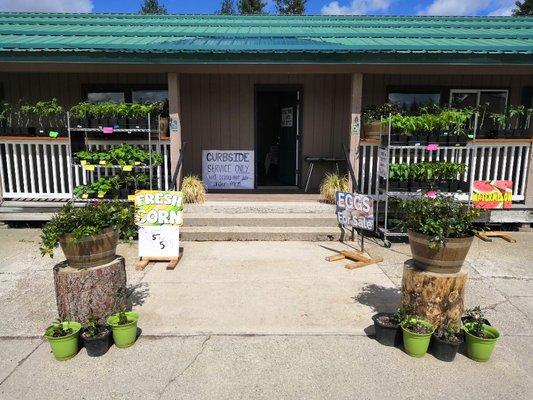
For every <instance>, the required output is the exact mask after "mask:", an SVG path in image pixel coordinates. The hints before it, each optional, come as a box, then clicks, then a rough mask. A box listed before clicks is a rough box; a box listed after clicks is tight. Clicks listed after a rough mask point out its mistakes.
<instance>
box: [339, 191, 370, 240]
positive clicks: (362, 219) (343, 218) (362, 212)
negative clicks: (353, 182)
mask: <svg viewBox="0 0 533 400" xmlns="http://www.w3.org/2000/svg"><path fill="white" fill-rule="evenodd" d="M335 204H336V206H337V221H338V222H339V224H341V225H342V226H344V227H345V228H359V229H364V230H367V231H373V230H374V203H373V201H372V198H371V197H370V196H364V195H362V194H357V193H347V192H337V194H336V195H335Z"/></svg>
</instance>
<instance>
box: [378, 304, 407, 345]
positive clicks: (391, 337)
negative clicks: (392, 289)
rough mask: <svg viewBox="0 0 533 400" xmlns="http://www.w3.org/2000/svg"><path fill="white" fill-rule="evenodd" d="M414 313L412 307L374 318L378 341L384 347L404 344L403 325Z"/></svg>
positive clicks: (379, 314)
mask: <svg viewBox="0 0 533 400" xmlns="http://www.w3.org/2000/svg"><path fill="white" fill-rule="evenodd" d="M411 313H412V307H402V308H398V309H397V310H396V312H394V313H377V314H375V315H373V316H372V321H374V332H375V334H376V339H377V341H378V342H379V343H381V344H382V345H384V346H399V345H400V344H401V343H402V328H401V326H400V325H401V323H402V322H403V320H404V319H405V318H407V316H408V315H410V314H411Z"/></svg>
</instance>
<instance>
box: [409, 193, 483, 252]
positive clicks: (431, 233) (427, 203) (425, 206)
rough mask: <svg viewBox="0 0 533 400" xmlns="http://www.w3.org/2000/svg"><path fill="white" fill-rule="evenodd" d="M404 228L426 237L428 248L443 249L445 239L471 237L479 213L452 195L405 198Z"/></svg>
mask: <svg viewBox="0 0 533 400" xmlns="http://www.w3.org/2000/svg"><path fill="white" fill-rule="evenodd" d="M401 211H402V212H403V215H404V220H403V225H404V226H405V227H406V228H407V229H409V230H411V231H413V232H418V233H421V234H424V235H427V236H428V237H429V238H428V240H429V246H430V247H431V248H434V249H436V248H440V247H444V246H446V239H448V238H463V237H470V236H472V235H473V234H474V222H475V220H476V219H477V218H478V217H479V216H480V214H481V212H480V210H479V209H477V208H468V206H467V205H466V204H463V203H461V202H460V201H458V200H456V199H455V198H454V197H453V196H443V195H438V196H437V197H435V198H429V197H426V196H422V197H416V198H413V199H407V200H405V201H403V202H402V203H401Z"/></svg>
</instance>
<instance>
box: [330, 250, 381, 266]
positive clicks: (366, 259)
mask: <svg viewBox="0 0 533 400" xmlns="http://www.w3.org/2000/svg"><path fill="white" fill-rule="evenodd" d="M338 253H339V254H335V255H334V256H328V257H326V261H339V260H344V259H348V260H351V261H355V262H353V263H350V264H346V265H345V266H344V268H346V269H356V268H362V267H366V266H367V265H371V264H377V263H378V262H382V261H383V258H382V257H370V256H369V255H367V254H365V253H363V252H361V251H358V250H352V251H346V250H341V251H338Z"/></svg>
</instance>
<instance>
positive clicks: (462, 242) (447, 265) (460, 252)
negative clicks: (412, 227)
mask: <svg viewBox="0 0 533 400" xmlns="http://www.w3.org/2000/svg"><path fill="white" fill-rule="evenodd" d="M408 234H409V245H410V246H411V253H412V255H413V259H414V261H415V265H416V267H417V268H420V269H423V270H426V271H431V272H437V273H439V272H440V273H444V274H453V273H456V272H459V271H460V270H461V267H462V266H463V263H464V262H465V258H466V255H467V254H468V251H469V250H470V245H471V244H472V240H473V239H474V237H473V236H470V237H465V238H454V239H446V245H445V246H444V247H441V248H438V249H432V248H430V247H429V240H428V236H427V235H423V234H421V233H416V232H413V231H409V232H408Z"/></svg>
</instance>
